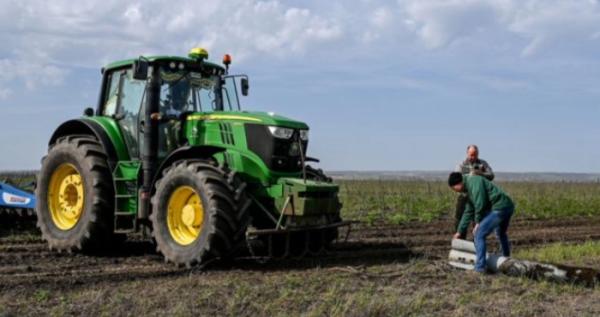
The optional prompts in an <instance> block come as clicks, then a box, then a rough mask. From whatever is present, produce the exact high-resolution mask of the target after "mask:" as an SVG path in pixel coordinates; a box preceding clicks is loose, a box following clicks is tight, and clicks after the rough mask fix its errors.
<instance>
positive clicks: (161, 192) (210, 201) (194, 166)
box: [150, 160, 250, 267]
mask: <svg viewBox="0 0 600 317" xmlns="http://www.w3.org/2000/svg"><path fill="white" fill-rule="evenodd" d="M245 186H246V185H245V183H243V182H241V181H240V180H239V179H238V177H237V176H236V175H235V173H234V172H231V171H229V170H228V169H227V168H225V167H222V166H217V164H216V163H214V162H213V161H208V160H202V161H199V160H193V161H192V160H190V161H185V160H184V161H179V162H177V163H175V164H174V165H173V166H171V167H169V168H167V169H166V170H165V171H164V172H163V176H162V178H161V179H160V180H158V181H157V182H156V185H155V187H156V191H155V194H154V196H153V197H152V214H151V215H150V220H151V221H152V229H153V232H152V236H153V237H154V239H155V241H156V244H157V250H158V251H160V252H161V253H162V254H163V255H164V257H165V260H166V261H170V262H173V263H175V264H178V265H185V266H187V267H190V266H192V265H194V264H206V263H207V262H208V261H210V260H212V259H217V258H226V257H229V256H231V255H233V254H234V253H235V251H237V250H238V249H239V248H240V247H242V246H244V245H245V243H244V242H245V238H246V237H245V233H246V229H247V227H248V224H249V222H250V214H249V212H248V206H249V205H250V200H249V199H248V197H247V195H246V193H245V190H244V189H245ZM180 188H192V189H193V192H194V193H195V194H196V195H198V196H199V198H200V203H201V205H202V209H203V213H202V217H203V219H202V221H201V224H200V225H198V226H199V232H198V233H197V236H196V237H194V238H193V241H192V242H190V243H187V244H183V243H180V242H178V241H177V239H176V238H175V237H174V236H173V234H172V233H171V231H170V229H169V224H168V220H167V218H168V214H169V211H168V206H169V201H170V199H171V197H172V196H173V195H174V193H176V191H177V190H178V189H180Z"/></svg>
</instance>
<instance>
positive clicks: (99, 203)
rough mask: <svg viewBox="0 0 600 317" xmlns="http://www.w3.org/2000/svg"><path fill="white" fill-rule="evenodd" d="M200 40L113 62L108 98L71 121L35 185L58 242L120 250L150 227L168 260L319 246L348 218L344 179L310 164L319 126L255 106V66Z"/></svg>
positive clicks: (43, 220) (54, 245)
mask: <svg viewBox="0 0 600 317" xmlns="http://www.w3.org/2000/svg"><path fill="white" fill-rule="evenodd" d="M207 59H208V53H207V52H206V51H205V50H203V49H193V50H192V51H191V52H190V54H189V55H188V57H178V56H142V57H139V58H136V59H130V60H123V61H118V62H114V63H112V64H109V65H107V66H106V67H104V68H103V69H102V86H101V88H100V97H99V100H98V106H97V108H96V109H95V110H94V109H92V108H88V109H86V110H85V111H84V116H83V117H81V118H79V119H74V120H69V121H66V122H64V123H63V124H61V125H60V126H59V127H58V128H57V129H56V131H55V132H54V134H53V135H52V137H51V138H50V141H49V148H48V154H47V156H45V157H44V158H43V160H42V168H41V172H40V174H39V176H38V186H37V189H36V197H37V205H36V212H37V217H38V226H39V227H40V229H41V231H42V235H43V238H44V239H45V240H46V241H47V242H48V244H49V246H50V248H51V249H57V250H66V251H78V250H82V251H88V250H89V251H92V250H97V249H98V248H101V249H106V248H110V246H111V243H112V241H115V239H113V238H114V236H115V235H123V234H127V233H135V232H141V233H143V234H145V235H146V236H147V235H150V236H151V238H153V239H154V240H155V242H156V245H157V249H158V250H159V251H160V252H161V253H162V254H163V255H164V256H165V258H166V259H167V260H168V261H171V262H174V263H177V264H181V265H187V266H190V265H193V264H197V263H206V262H207V261H208V260H211V259H216V258H226V257H231V256H234V255H236V254H240V252H241V253H246V254H248V252H247V251H246V250H249V251H250V254H251V255H255V256H266V257H271V256H303V255H305V254H310V253H319V252H320V251H322V250H323V249H324V248H326V247H327V246H329V245H330V244H331V243H332V241H334V240H335V239H336V237H337V235H338V228H339V227H341V226H346V225H348V223H347V222H344V221H342V220H341V218H340V209H341V204H340V202H339V199H338V186H337V185H335V184H333V183H332V182H331V179H330V178H328V177H327V176H325V175H324V174H323V173H322V171H321V170H317V169H314V168H312V167H310V166H308V165H307V162H310V161H318V160H316V159H313V158H310V157H308V156H306V150H307V145H308V126H307V125H306V124H305V123H303V122H299V121H294V120H291V119H288V118H285V117H282V116H278V115H275V114H273V113H262V112H247V111H242V110H241V108H240V102H239V95H240V94H241V95H244V96H245V95H247V94H248V90H249V81H248V77H247V76H246V75H229V74H228V69H229V65H230V63H231V57H230V56H229V55H225V57H224V59H223V65H222V66H221V65H217V64H214V63H210V62H208V61H207Z"/></svg>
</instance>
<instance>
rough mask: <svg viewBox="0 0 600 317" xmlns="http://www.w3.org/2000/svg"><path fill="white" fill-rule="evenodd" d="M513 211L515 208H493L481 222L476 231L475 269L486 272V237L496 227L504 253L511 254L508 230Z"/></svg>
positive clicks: (505, 254) (504, 254)
mask: <svg viewBox="0 0 600 317" xmlns="http://www.w3.org/2000/svg"><path fill="white" fill-rule="evenodd" d="M513 212H514V208H507V209H501V210H492V211H491V212H490V213H489V214H488V215H487V216H485V218H483V220H481V222H480V223H479V228H478V229H477V232H476V233H475V254H476V255H477V259H476V260H475V271H477V272H485V269H486V261H485V256H486V245H485V239H486V238H487V236H488V235H489V234H490V233H492V231H493V230H494V229H496V235H497V236H498V240H499V241H500V246H501V247H502V255H503V256H510V242H509V241H508V235H506V230H508V225H509V223H510V217H511V216H512V215H513Z"/></svg>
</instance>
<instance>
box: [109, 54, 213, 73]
mask: <svg viewBox="0 0 600 317" xmlns="http://www.w3.org/2000/svg"><path fill="white" fill-rule="evenodd" d="M144 58H145V59H147V60H148V61H149V62H151V63H152V62H157V61H175V62H184V63H196V62H197V60H195V59H191V58H188V57H182V56H166V55H162V56H144ZM137 60H138V59H137V58H132V59H125V60H121V61H116V62H112V63H110V64H108V65H106V66H105V67H104V69H105V70H111V69H114V68H119V67H123V66H129V65H132V64H133V62H135V61H137ZM202 63H203V64H206V65H210V66H213V67H217V68H223V66H220V65H217V64H214V63H210V62H206V61H204V62H202Z"/></svg>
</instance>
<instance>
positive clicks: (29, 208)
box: [0, 182, 35, 216]
mask: <svg viewBox="0 0 600 317" xmlns="http://www.w3.org/2000/svg"><path fill="white" fill-rule="evenodd" d="M34 208H35V195H34V194H32V193H29V192H27V191H25V190H22V189H20V188H17V187H15V186H12V185H9V184H7V183H2V182H0V213H8V214H16V215H19V216H33V215H34Z"/></svg>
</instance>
